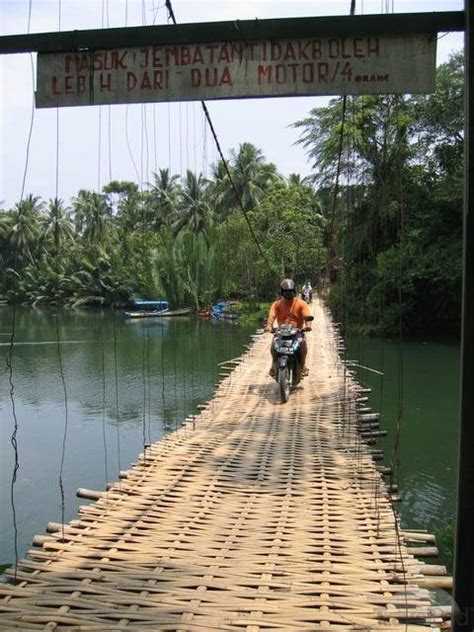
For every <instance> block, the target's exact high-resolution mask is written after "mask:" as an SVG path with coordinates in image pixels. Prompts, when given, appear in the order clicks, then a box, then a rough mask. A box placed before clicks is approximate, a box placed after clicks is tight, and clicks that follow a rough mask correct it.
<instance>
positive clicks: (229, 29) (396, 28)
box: [0, 11, 465, 54]
mask: <svg viewBox="0 0 474 632" xmlns="http://www.w3.org/2000/svg"><path fill="white" fill-rule="evenodd" d="M464 28H465V15H464V11H446V12H433V13H398V14H390V15H354V16H332V17H328V16H325V17H317V18H315V17H309V18H281V19H272V20H258V19H255V20H234V21H232V22H207V23H196V24H179V25H174V24H172V25H164V26H137V27H123V28H114V29H110V28H108V29H95V30H84V31H59V32H52V33H28V34H21V35H5V36H3V37H0V54H13V53H32V52H41V53H59V52H68V51H77V50H106V49H112V48H121V47H133V46H153V45H160V46H162V45H166V44H186V43H206V42H213V41H229V42H232V41H251V40H253V39H263V38H265V39H279V38H291V37H299V38H301V37H316V36H327V35H335V34H337V35H338V36H339V37H347V36H352V35H360V34H363V35H384V34H391V35H405V34H414V33H415V34H418V33H439V32H448V31H463V30H464Z"/></svg>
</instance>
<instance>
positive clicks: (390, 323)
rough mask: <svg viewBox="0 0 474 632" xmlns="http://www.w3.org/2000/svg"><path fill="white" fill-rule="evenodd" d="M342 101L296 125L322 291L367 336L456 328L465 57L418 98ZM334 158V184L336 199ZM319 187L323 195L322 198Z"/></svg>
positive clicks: (340, 314) (440, 72)
mask: <svg viewBox="0 0 474 632" xmlns="http://www.w3.org/2000/svg"><path fill="white" fill-rule="evenodd" d="M342 107H343V106H342V100H333V101H331V103H330V105H329V106H328V107H326V108H319V109H315V110H312V111H311V113H310V116H309V117H308V118H307V119H305V120H303V121H299V122H297V123H296V124H295V126H296V127H297V128H300V129H301V130H302V133H301V138H300V142H301V143H302V144H303V145H304V146H305V147H306V148H307V150H308V153H309V155H310V157H311V158H312V160H313V161H314V170H315V177H314V182H315V184H316V185H317V186H318V187H319V191H320V198H321V199H322V200H325V203H324V204H323V206H322V210H323V215H324V217H325V218H326V221H327V226H328V227H330V229H329V230H328V231H327V233H326V245H327V248H328V253H329V261H328V267H329V268H330V270H329V271H327V270H326V272H328V273H329V272H330V273H331V277H332V279H336V281H335V282H334V283H332V284H331V289H330V293H329V298H330V302H331V304H332V307H333V308H334V309H335V311H336V312H337V315H338V317H339V318H340V319H342V320H344V321H345V322H346V323H348V324H349V325H352V326H354V325H355V326H358V327H359V328H362V329H364V330H366V331H373V332H374V331H379V332H380V331H393V330H395V329H398V328H400V327H401V328H403V329H404V330H405V331H408V332H415V331H417V330H421V329H422V330H423V331H429V330H431V331H440V330H446V329H448V328H452V327H456V326H457V324H458V321H459V314H460V300H461V275H462V269H461V251H462V208H463V200H462V197H463V184H462V179H463V160H462V154H463V57H462V54H460V53H458V54H455V55H453V56H452V58H451V59H450V60H449V62H448V63H446V64H444V65H443V66H441V67H440V68H439V69H438V76H437V89H436V93H435V94H433V95H428V96H423V97H420V96H418V97H413V96H410V97H400V96H370V97H359V98H354V99H351V100H349V99H348V100H347V106H346V113H345V118H344V134H343V143H342V151H341V152H340V148H341V142H340V139H341V121H342ZM339 153H340V158H341V160H340V185H339V189H338V192H337V193H338V194H337V195H336V196H334V195H333V193H334V182H335V180H336V169H337V164H338V158H339ZM324 189H326V195H324V194H323V191H324Z"/></svg>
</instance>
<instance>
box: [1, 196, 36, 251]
mask: <svg viewBox="0 0 474 632" xmlns="http://www.w3.org/2000/svg"><path fill="white" fill-rule="evenodd" d="M43 205H44V204H43V202H42V201H41V198H39V197H35V196H33V195H31V194H30V195H28V196H27V197H26V198H25V199H24V200H21V201H20V202H17V204H15V206H14V208H13V210H12V211H11V212H10V217H9V221H8V229H7V239H8V241H9V243H10V246H11V248H12V250H13V252H14V253H15V255H14V256H15V259H17V260H20V261H21V260H22V259H25V258H26V259H29V260H30V261H31V262H33V261H34V257H33V251H34V246H35V245H36V244H37V237H38V234H39V226H40V220H41V213H42V210H43Z"/></svg>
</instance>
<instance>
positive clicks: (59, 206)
mask: <svg viewBox="0 0 474 632" xmlns="http://www.w3.org/2000/svg"><path fill="white" fill-rule="evenodd" d="M42 224H43V238H44V240H45V241H46V242H50V243H54V249H55V253H56V254H58V253H59V252H60V251H61V250H62V248H63V246H64V244H65V243H66V242H67V241H69V240H71V239H72V238H73V236H74V228H73V225H72V222H71V219H70V217H69V209H68V208H66V207H65V206H64V202H63V201H62V200H60V199H59V198H54V199H53V200H50V201H49V204H48V209H47V215H46V217H45V218H44V220H43V222H42Z"/></svg>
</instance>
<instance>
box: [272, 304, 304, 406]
mask: <svg viewBox="0 0 474 632" xmlns="http://www.w3.org/2000/svg"><path fill="white" fill-rule="evenodd" d="M313 319H314V316H307V317H306V318H305V321H311V320H313ZM304 331H305V328H303V329H298V327H292V326H291V325H280V326H279V327H277V328H276V329H274V331H273V333H274V336H273V342H272V348H273V352H274V357H275V356H276V360H274V365H275V370H274V377H275V380H276V381H277V382H278V386H279V389H280V398H281V401H282V403H283V404H284V403H285V402H287V401H288V397H289V396H290V392H291V390H292V389H293V388H295V387H296V386H297V385H298V384H299V383H300V381H301V370H302V368H303V367H302V363H301V341H302V339H303V336H302V334H303V332H304Z"/></svg>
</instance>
